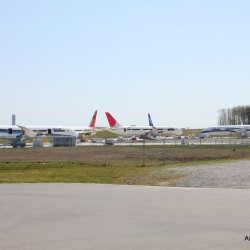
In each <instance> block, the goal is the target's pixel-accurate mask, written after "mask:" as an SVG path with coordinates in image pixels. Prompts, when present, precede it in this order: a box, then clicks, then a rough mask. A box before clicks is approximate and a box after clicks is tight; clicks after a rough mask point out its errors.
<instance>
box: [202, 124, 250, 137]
mask: <svg viewBox="0 0 250 250" xmlns="http://www.w3.org/2000/svg"><path fill="white" fill-rule="evenodd" d="M201 134H202V135H204V136H207V137H209V136H211V135H218V136H219V135H232V134H240V135H242V136H247V135H249V134H250V125H223V126H217V127H208V128H205V129H203V130H202V132H201Z"/></svg>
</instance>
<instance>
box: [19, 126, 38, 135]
mask: <svg viewBox="0 0 250 250" xmlns="http://www.w3.org/2000/svg"><path fill="white" fill-rule="evenodd" d="M17 126H18V127H19V128H20V129H22V131H23V133H24V135H25V136H28V137H30V138H34V137H36V136H37V133H36V132H34V131H33V130H31V129H29V128H27V127H24V126H21V125H17Z"/></svg>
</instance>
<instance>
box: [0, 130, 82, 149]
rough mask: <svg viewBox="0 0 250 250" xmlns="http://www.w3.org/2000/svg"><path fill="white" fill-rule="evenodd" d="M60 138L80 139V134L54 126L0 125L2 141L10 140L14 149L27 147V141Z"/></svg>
mask: <svg viewBox="0 0 250 250" xmlns="http://www.w3.org/2000/svg"><path fill="white" fill-rule="evenodd" d="M58 136H72V137H75V138H77V137H79V134H78V133H77V132H75V131H74V130H72V129H69V128H66V127H54V126H28V127H26V126H20V125H17V126H5V125H0V139H4V140H5V139H8V140H10V141H11V145H12V146H13V147H17V146H20V147H25V145H26V143H25V139H32V138H36V137H43V138H53V137H58Z"/></svg>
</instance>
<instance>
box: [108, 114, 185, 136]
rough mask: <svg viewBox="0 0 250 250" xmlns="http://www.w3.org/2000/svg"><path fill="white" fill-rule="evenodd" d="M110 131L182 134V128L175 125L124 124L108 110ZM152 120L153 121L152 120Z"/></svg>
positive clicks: (144, 133) (147, 134)
mask: <svg viewBox="0 0 250 250" xmlns="http://www.w3.org/2000/svg"><path fill="white" fill-rule="evenodd" d="M105 114H106V116H107V119H108V122H109V126H110V129H109V130H110V131H111V132H113V133H116V134H119V135H123V136H147V137H152V136H154V137H155V136H159V135H163V136H176V135H178V136H179V135H181V134H182V130H181V129H179V128H174V127H166V126H162V127H159V126H157V127H155V126H122V125H121V124H120V123H119V122H117V121H116V120H115V118H114V117H113V116H112V115H111V114H110V113H108V112H105ZM151 122H152V121H151Z"/></svg>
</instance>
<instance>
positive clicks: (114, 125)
mask: <svg viewBox="0 0 250 250" xmlns="http://www.w3.org/2000/svg"><path fill="white" fill-rule="evenodd" d="M105 114H106V116H107V119H108V122H109V126H110V127H111V128H118V127H120V126H121V124H120V123H119V122H118V121H116V119H115V118H114V117H113V116H112V115H111V114H110V113H108V112H105Z"/></svg>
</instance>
